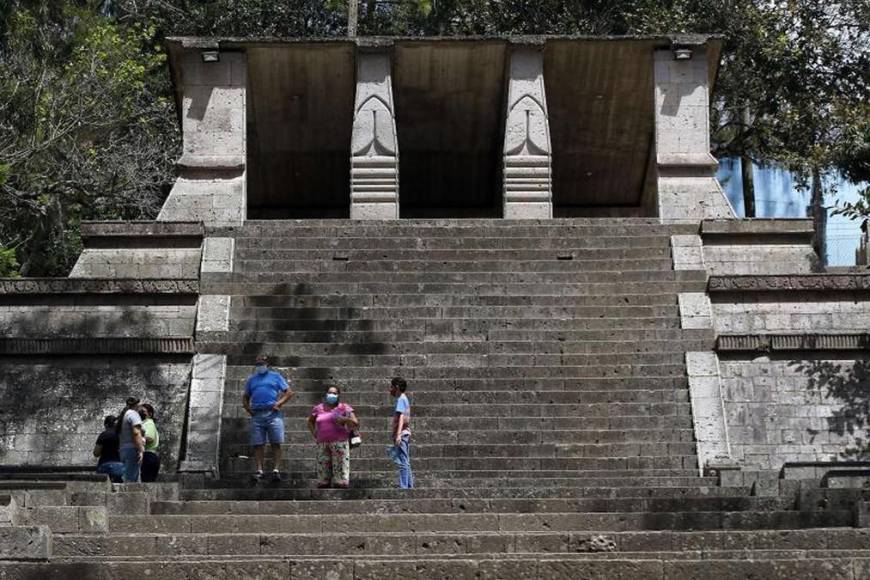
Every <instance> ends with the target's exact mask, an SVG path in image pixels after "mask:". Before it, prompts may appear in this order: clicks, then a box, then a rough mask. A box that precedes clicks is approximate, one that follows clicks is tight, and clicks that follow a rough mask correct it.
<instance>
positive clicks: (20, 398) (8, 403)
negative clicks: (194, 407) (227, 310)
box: [0, 355, 190, 470]
mask: <svg viewBox="0 0 870 580" xmlns="http://www.w3.org/2000/svg"><path fill="white" fill-rule="evenodd" d="M189 375H190V356H189V355H187V356H186V355H176V356H167V355H161V356H141V357H137V356H95V355H90V356H84V357H78V356H70V357H63V356H58V357H51V358H43V357H33V356H28V357H2V358H0V465H37V464H39V465H56V466H70V465H90V464H94V465H95V464H96V460H95V459H94V458H93V457H92V455H91V451H92V450H93V445H94V442H95V440H96V438H97V435H98V434H99V433H100V432H101V431H102V428H103V417H104V416H105V415H107V414H112V415H117V414H118V412H119V411H120V410H121V409H122V408H123V406H124V399H125V398H126V397H128V396H137V397H140V398H141V399H142V400H143V401H147V402H150V403H151V404H152V405H154V408H155V410H156V412H157V425H158V429H159V430H160V453H161V458H162V463H163V466H164V469H172V470H174V469H175V466H176V465H177V464H178V457H179V453H180V445H181V439H182V432H183V428H184V418H185V410H186V407H187V392H188V384H189V381H190V377H189Z"/></svg>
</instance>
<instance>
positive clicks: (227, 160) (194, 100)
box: [157, 49, 248, 225]
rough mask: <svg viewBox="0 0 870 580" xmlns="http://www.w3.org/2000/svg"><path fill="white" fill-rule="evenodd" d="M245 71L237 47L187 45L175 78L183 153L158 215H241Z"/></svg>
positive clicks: (225, 218)
mask: <svg viewBox="0 0 870 580" xmlns="http://www.w3.org/2000/svg"><path fill="white" fill-rule="evenodd" d="M214 59H217V60H216V61H215V60H214ZM247 76H248V73H247V59H246V55H245V54H244V53H241V52H218V51H206V50H199V49H190V50H188V51H187V52H185V53H184V55H183V56H182V58H181V67H180V71H179V74H178V81H177V82H178V84H179V87H178V88H179V90H180V91H181V95H182V96H181V109H182V110H181V117H182V119H181V129H182V137H183V153H182V155H181V158H180V159H179V160H178V170H179V177H178V179H177V180H176V182H175V185H174V186H173V188H172V191H171V192H170V194H169V197H168V198H167V200H166V202H165V203H164V204H163V208H162V209H161V211H160V215H159V216H158V217H157V219H158V220H160V221H193V220H196V221H200V220H201V221H203V222H205V223H206V224H210V225H237V224H240V223H242V222H243V221H244V220H245V214H246V211H247V210H246V207H247V206H246V192H245V162H246V126H245V92H246V86H247Z"/></svg>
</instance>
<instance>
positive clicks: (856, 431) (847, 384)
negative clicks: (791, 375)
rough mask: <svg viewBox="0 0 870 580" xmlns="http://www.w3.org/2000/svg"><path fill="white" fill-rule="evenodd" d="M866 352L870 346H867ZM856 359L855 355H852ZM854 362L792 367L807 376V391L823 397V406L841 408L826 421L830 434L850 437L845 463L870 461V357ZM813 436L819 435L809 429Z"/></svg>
mask: <svg viewBox="0 0 870 580" xmlns="http://www.w3.org/2000/svg"><path fill="white" fill-rule="evenodd" d="M862 347H863V348H864V349H867V348H870V344H863V345H862ZM851 356H854V355H851ZM859 356H861V358H859V359H858V360H854V361H843V360H842V358H843V357H842V356H840V357H839V358H838V359H834V360H795V361H792V362H791V363H790V366H792V367H793V368H795V369H797V370H799V371H800V372H802V373H803V374H805V375H806V377H807V379H808V381H807V389H808V390H810V391H813V392H816V393H818V394H820V395H821V398H822V401H823V404H825V405H831V404H833V405H839V407H838V408H835V409H834V410H833V413H832V414H831V416H830V417H827V418H826V421H827V424H828V432H829V433H832V434H834V435H836V436H837V437H839V438H848V439H850V440H851V443H846V444H844V447H843V449H842V451H840V452H839V457H840V458H841V459H843V460H866V459H870V355H867V354H862V355H859ZM807 431H808V432H809V433H810V434H811V435H817V434H818V432H817V431H814V430H812V429H808V430H807Z"/></svg>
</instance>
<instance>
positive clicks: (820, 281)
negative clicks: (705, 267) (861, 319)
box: [707, 274, 870, 292]
mask: <svg viewBox="0 0 870 580" xmlns="http://www.w3.org/2000/svg"><path fill="white" fill-rule="evenodd" d="M707 290H708V291H710V292H735V291H737V292H744V291H746V292H779V291H783V290H790V291H791V290H808V291H818V290H870V274H801V275H794V276H790V275H783V276H710V280H709V281H708V283H707Z"/></svg>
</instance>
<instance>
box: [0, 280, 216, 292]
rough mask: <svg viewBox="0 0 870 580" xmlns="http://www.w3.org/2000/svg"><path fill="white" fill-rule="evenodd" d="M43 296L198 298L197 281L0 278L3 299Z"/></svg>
mask: <svg viewBox="0 0 870 580" xmlns="http://www.w3.org/2000/svg"><path fill="white" fill-rule="evenodd" d="M22 294H26V295H40V294H42V295H45V294H140V295H141V294H184V295H196V294H199V280H194V279H176V280H170V279H150V280H133V279H131V280H121V279H108V278H106V279H103V278H0V296H2V295H22Z"/></svg>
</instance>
